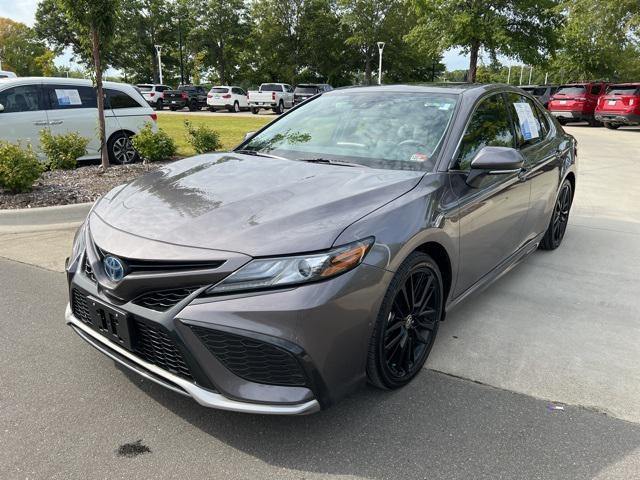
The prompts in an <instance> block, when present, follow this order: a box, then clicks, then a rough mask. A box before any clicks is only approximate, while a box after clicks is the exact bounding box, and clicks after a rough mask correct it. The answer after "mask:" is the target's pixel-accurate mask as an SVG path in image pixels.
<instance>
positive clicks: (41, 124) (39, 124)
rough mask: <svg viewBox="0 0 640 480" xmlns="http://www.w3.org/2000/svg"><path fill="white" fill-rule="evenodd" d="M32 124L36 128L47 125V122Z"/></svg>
mask: <svg viewBox="0 0 640 480" xmlns="http://www.w3.org/2000/svg"><path fill="white" fill-rule="evenodd" d="M33 124H34V125H37V126H43V125H47V122H33Z"/></svg>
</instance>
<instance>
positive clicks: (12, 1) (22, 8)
mask: <svg viewBox="0 0 640 480" xmlns="http://www.w3.org/2000/svg"><path fill="white" fill-rule="evenodd" d="M38 3H39V0H0V17H7V18H10V19H11V20H15V21H16V22H22V23H26V24H27V25H29V26H32V25H33V23H34V22H35V16H36V8H37V7H38Z"/></svg>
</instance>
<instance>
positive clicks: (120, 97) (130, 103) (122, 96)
mask: <svg viewBox="0 0 640 480" xmlns="http://www.w3.org/2000/svg"><path fill="white" fill-rule="evenodd" d="M106 92H107V107H108V108H111V109H113V110H116V109H119V108H138V107H141V106H142V105H140V104H139V103H138V101H137V100H135V99H134V98H132V97H130V96H129V95H128V94H127V93H125V92H121V91H120V90H113V89H110V88H107V89H106Z"/></svg>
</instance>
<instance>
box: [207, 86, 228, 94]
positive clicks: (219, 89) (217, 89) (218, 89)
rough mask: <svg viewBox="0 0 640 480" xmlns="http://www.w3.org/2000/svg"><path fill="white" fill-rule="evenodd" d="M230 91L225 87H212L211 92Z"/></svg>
mask: <svg viewBox="0 0 640 480" xmlns="http://www.w3.org/2000/svg"><path fill="white" fill-rule="evenodd" d="M228 91H229V89H228V88H223V87H214V88H212V89H211V93H227V92H228Z"/></svg>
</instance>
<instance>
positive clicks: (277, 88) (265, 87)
mask: <svg viewBox="0 0 640 480" xmlns="http://www.w3.org/2000/svg"><path fill="white" fill-rule="evenodd" d="M260 91H261V92H281V91H282V85H276V84H275V83H263V84H262V86H261V87H260Z"/></svg>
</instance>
